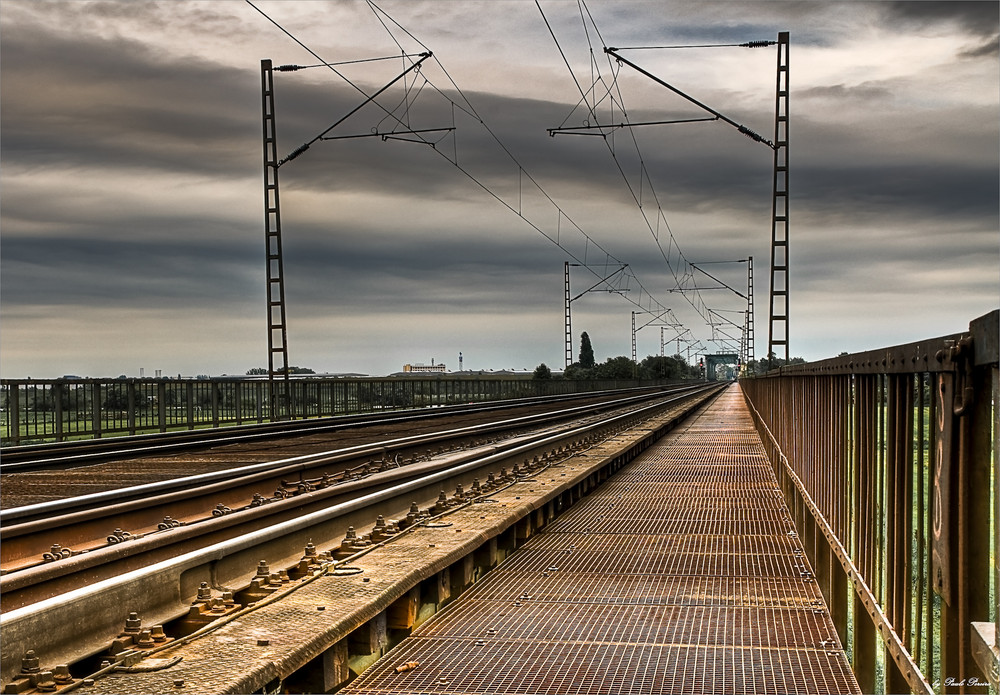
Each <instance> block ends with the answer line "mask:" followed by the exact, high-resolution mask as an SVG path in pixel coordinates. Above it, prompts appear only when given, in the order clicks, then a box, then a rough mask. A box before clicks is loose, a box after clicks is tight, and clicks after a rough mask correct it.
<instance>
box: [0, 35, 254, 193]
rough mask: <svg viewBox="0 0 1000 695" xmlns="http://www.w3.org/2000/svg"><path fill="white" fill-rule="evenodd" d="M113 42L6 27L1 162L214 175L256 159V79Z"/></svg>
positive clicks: (250, 164)
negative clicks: (57, 57)
mask: <svg viewBox="0 0 1000 695" xmlns="http://www.w3.org/2000/svg"><path fill="white" fill-rule="evenodd" d="M109 48H110V47H109V45H108V43H107V42H105V41H97V40H86V39H82V38H75V37H67V36H64V35H61V34H53V33H48V32H41V31H39V32H37V33H36V32H34V31H31V30H26V31H23V32H13V33H11V32H8V33H6V34H4V38H3V43H2V46H0V52H2V60H3V63H4V79H3V82H2V84H0V89H2V117H3V124H4V125H3V133H2V146H3V150H4V158H5V160H7V161H9V162H10V163H11V164H14V165H24V166H29V167H44V166H49V165H58V166H60V167H67V166H68V167H84V168H93V167H95V166H100V167H114V166H126V167H137V168H147V169H153V168H155V169H160V170H172V171H176V172H186V173H198V172H205V173H213V174H223V173H225V174H228V173H230V172H231V171H232V170H233V169H241V168H242V169H247V168H251V167H255V166H256V167H259V166H260V165H259V163H258V162H259V154H258V152H257V149H256V148H253V149H251V148H249V147H247V144H248V143H249V142H252V140H250V138H252V137H253V136H254V135H255V134H257V133H259V128H260V126H259V109H260V104H259V100H260V98H259V96H258V91H259V85H258V84H257V80H255V79H254V78H253V77H249V76H248V75H247V73H242V74H240V73H238V72H237V71H233V70H229V69H226V68H223V67H221V66H213V65H211V64H204V63H203V64H195V63H193V62H191V61H179V60H176V59H175V60H167V59H165V58H163V57H161V56H157V55H155V54H153V53H152V52H151V51H150V50H149V49H148V48H147V47H145V46H144V45H142V44H140V43H138V42H135V41H130V40H128V39H119V40H117V41H115V42H114V44H113V48H111V49H110V50H109ZM53 52H55V53H57V54H58V55H60V56H61V59H60V61H59V62H58V63H53V62H52V61H51V60H50V59H48V57H49V56H51V55H52V54H53Z"/></svg>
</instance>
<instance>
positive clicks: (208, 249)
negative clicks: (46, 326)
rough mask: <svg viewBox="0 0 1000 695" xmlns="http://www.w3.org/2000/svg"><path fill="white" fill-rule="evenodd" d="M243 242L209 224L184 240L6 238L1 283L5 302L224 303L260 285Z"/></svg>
mask: <svg viewBox="0 0 1000 695" xmlns="http://www.w3.org/2000/svg"><path fill="white" fill-rule="evenodd" d="M199 224H200V225H201V226H202V227H204V226H205V225H204V223H203V222H200V223H199ZM206 231H207V230H206ZM243 246H246V245H240V244H226V243H223V242H219V241H213V240H212V237H211V235H210V232H208V231H207V233H206V238H205V239H204V240H202V241H195V242H188V243H185V244H177V243H176V242H174V241H172V240H171V239H170V238H169V236H167V237H163V238H161V239H159V240H157V241H142V242H138V241H128V240H124V241H123V240H116V241H106V240H103V239H101V238H99V237H96V236H93V235H91V236H83V237H81V236H75V237H48V238H23V237H22V238H14V239H10V238H8V239H5V240H4V242H3V246H2V253H3V261H4V272H3V276H2V278H0V286H2V294H3V298H4V303H5V304H7V305H8V306H30V305H45V306H52V305H63V306H67V307H73V306H100V307H105V308H122V307H124V308H147V309H148V308H154V307H179V306H185V305H187V306H197V305H199V304H203V303H211V304H218V305H220V306H230V307H231V306H233V305H235V304H242V303H245V302H246V301H247V299H248V297H247V295H248V294H257V293H258V292H262V291H261V290H259V289H258V287H259V286H260V283H258V282H256V278H254V277H252V275H251V273H250V272H248V268H253V266H254V262H255V261H257V260H258V259H257V258H256V257H252V254H251V253H249V251H248V249H246V248H243ZM260 265H261V270H260V273H259V274H260V275H261V276H263V261H262V260H261V261H260Z"/></svg>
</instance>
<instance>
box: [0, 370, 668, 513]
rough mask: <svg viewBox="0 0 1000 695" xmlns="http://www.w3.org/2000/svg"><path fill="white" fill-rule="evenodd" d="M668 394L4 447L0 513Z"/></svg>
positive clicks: (608, 395)
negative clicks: (381, 442) (252, 465)
mask: <svg viewBox="0 0 1000 695" xmlns="http://www.w3.org/2000/svg"><path fill="white" fill-rule="evenodd" d="M662 390H663V388H662V387H658V388H640V389H624V390H618V391H601V392H592V393H587V394H573V395H567V396H545V397H537V398H521V399H515V400H508V401H501V402H494V403H485V404H484V403H477V404H465V405H449V406H442V407H435V408H422V409H415V410H401V411H391V412H385V413H381V414H374V415H372V414H365V415H354V416H338V417H333V418H318V419H310V420H299V421H291V422H282V423H266V424H260V425H244V426H238V427H226V428H221V429H217V430H194V431H183V432H168V433H163V434H146V435H139V436H134V437H116V438H111V439H96V440H85V441H77V442H72V443H67V442H62V443H48V444H35V445H27V446H17V447H5V448H4V449H3V455H2V465H0V507H2V508H3V509H11V508H13V507H20V506H25V505H32V504H38V503H42V502H47V501H51V500H56V499H62V498H65V497H78V496H84V495H86V494H88V493H92V492H96V491H99V490H105V489H122V488H126V487H135V486H138V485H140V484H144V483H150V482H155V481H160V480H169V479H172V478H179V477H184V476H189V475H197V474H201V473H209V472H213V471H219V470H226V469H230V468H237V467H239V466H242V465H246V464H249V463H264V462H269V461H274V460H277V459H283V458H291V457H294V456H303V455H306V454H311V453H320V452H323V451H327V450H329V449H330V448H332V447H334V446H336V447H338V448H346V447H349V446H358V445H361V444H367V443H371V442H373V441H379V440H382V439H390V438H393V437H395V436H405V435H413V434H423V433H428V432H435V431H439V430H447V429H455V428H458V427H463V426H468V425H474V424H480V423H487V422H490V421H494V420H497V419H498V418H500V417H504V416H505V417H506V418H508V419H509V418H514V417H519V416H526V415H532V414H537V413H543V412H547V411H550V410H552V409H553V407H554V406H556V405H558V404H565V405H566V406H569V405H588V404H598V403H601V402H604V401H607V400H613V399H616V398H620V397H623V396H626V395H642V394H651V393H657V392H661V391H662Z"/></svg>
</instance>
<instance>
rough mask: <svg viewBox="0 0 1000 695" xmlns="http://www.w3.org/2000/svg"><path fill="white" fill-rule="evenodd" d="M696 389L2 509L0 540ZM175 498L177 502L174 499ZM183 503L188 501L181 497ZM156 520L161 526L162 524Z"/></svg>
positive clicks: (644, 395) (680, 390)
mask: <svg viewBox="0 0 1000 695" xmlns="http://www.w3.org/2000/svg"><path fill="white" fill-rule="evenodd" d="M693 388H697V387H690V386H686V387H677V388H674V389H670V390H667V391H659V392H657V393H655V394H642V395H636V396H629V397H627V398H623V399H616V400H614V401H606V402H603V403H601V404H588V405H582V406H574V407H572V408H567V409H563V410H558V411H550V412H546V413H543V414H535V415H526V416H519V417H517V418H511V419H507V420H500V421H493V422H488V423H482V424H479V425H469V426H465V427H460V428H453V429H449V430H442V431H439V432H431V433H425V434H421V435H414V436H411V437H397V438H394V439H389V440H384V441H380V442H371V443H367V444H360V445H357V446H352V447H345V448H342V449H334V450H328V451H323V452H316V453H312V454H304V455H301V456H294V457H290V458H287V459H279V460H275V461H267V462H262V463H255V464H250V465H247V466H239V467H236V468H229V469H225V470H220V471H212V472H209V473H202V474H197V475H191V476H184V477H181V478H174V479H170V480H163V481H159V482H154V483H146V484H142V485H136V486H131V487H128V488H121V489H117V490H108V491H103V492H96V493H91V494H88V495H80V496H77V497H71V498H65V499H62V500H53V501H50V502H42V503H38V504H33V505H24V506H20V507H12V508H9V509H4V510H0V524H2V525H3V527H2V528H0V540H3V539H10V538H14V537H17V536H19V535H24V534H25V533H29V532H34V531H38V530H41V529H44V528H53V527H55V526H57V525H58V519H59V517H58V516H54V515H60V514H61V515H65V514H68V513H71V512H75V513H77V514H80V515H88V516H74V517H73V518H72V522H73V523H77V522H79V521H83V520H85V519H92V518H94V515H95V514H100V513H101V510H102V509H106V508H107V507H108V506H109V505H116V506H118V505H122V504H125V503H128V502H132V503H133V504H132V507H133V508H135V507H137V506H138V507H148V506H149V504H150V502H151V501H153V500H155V499H157V498H158V497H160V496H162V495H166V494H168V493H173V492H181V491H183V492H184V493H185V494H187V495H190V494H191V493H192V492H193V490H194V488H197V487H202V486H206V485H210V484H212V483H217V482H222V481H230V484H235V482H234V481H236V480H237V479H240V478H243V479H245V480H246V481H247V483H248V484H249V483H254V484H258V485H263V483H262V482H261V481H266V480H267V479H268V478H269V477H271V478H277V477H280V476H291V475H299V476H300V479H301V478H302V476H303V475H304V474H305V473H306V472H307V471H309V470H310V469H312V468H315V467H317V466H322V465H326V464H334V463H344V462H349V461H352V460H355V459H359V458H364V457H370V456H384V455H386V454H388V453H392V452H400V451H404V450H406V449H407V448H411V447H415V446H426V445H428V444H432V443H438V442H443V441H448V440H452V439H456V438H460V437H468V436H475V435H483V434H488V433H493V432H499V431H506V430H511V429H513V428H516V427H525V426H536V425H538V424H541V423H545V422H550V421H555V420H559V419H565V418H567V417H574V416H576V415H577V414H579V413H583V412H591V411H594V410H595V409H596V410H600V409H603V408H616V407H622V406H625V405H628V404H630V403H634V402H638V401H642V400H648V399H650V398H656V397H659V396H662V395H664V394H671V393H678V392H684V391H689V390H691V389H693ZM224 489H225V488H224V487H223V488H213V489H212V490H211V491H212V492H215V491H219V490H224ZM173 499H178V498H176V497H175V498H173ZM179 499H186V498H184V497H182V498H179ZM118 511H120V509H118V510H116V511H115V514H117V513H118ZM36 521H37V524H36V525H34V526H31V527H28V526H26V524H27V523H29V522H36ZM156 521H158V519H157V520H156ZM22 527H23V528H22Z"/></svg>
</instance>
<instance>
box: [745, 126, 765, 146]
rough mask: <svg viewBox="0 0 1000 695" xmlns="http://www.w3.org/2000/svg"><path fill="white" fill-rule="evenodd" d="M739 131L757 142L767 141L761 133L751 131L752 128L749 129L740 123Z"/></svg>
mask: <svg viewBox="0 0 1000 695" xmlns="http://www.w3.org/2000/svg"><path fill="white" fill-rule="evenodd" d="M739 131H740V132H741V133H743V134H744V135H746V136H747V137H748V138H750V139H751V140H756V141H757V142H765V143H766V142H767V140H765V139H764V136H763V135H758V134H757V133H755V132H753V131H752V130H750V129H749V128H747V127H746V126H744V125H741V126H740V127H739Z"/></svg>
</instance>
